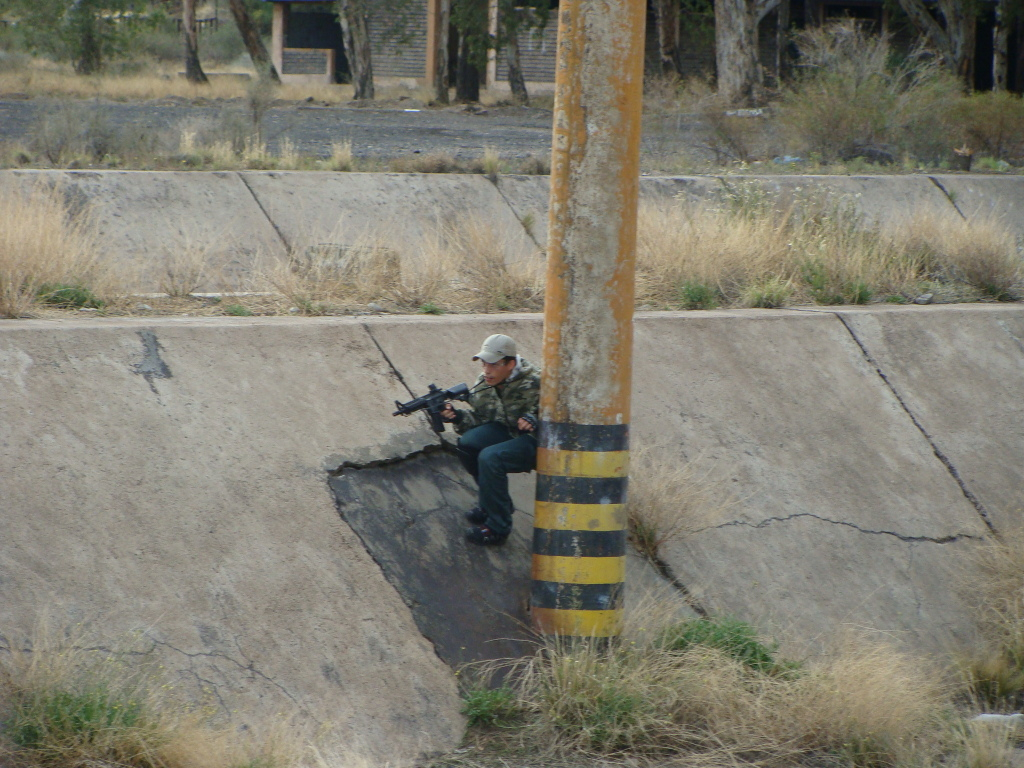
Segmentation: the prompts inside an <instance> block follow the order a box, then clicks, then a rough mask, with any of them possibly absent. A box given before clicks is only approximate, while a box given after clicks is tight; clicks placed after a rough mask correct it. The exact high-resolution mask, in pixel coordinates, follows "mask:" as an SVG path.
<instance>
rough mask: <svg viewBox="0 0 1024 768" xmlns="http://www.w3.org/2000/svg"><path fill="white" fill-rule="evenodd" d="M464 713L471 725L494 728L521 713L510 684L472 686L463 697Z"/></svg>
mask: <svg viewBox="0 0 1024 768" xmlns="http://www.w3.org/2000/svg"><path fill="white" fill-rule="evenodd" d="M461 711H462V714H463V715H465V716H466V719H467V720H468V721H469V725H470V726H474V725H475V726H482V727H485V728H492V727H496V726H502V725H507V724H509V723H511V722H512V721H513V720H515V718H516V717H517V716H518V714H519V705H518V702H517V700H516V693H515V691H514V690H513V689H512V688H510V687H508V686H504V685H503V686H501V687H499V688H485V687H479V688H472V689H470V690H469V691H467V692H466V693H465V695H463V697H462V710H461Z"/></svg>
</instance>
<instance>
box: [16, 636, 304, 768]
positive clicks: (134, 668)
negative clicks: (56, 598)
mask: <svg viewBox="0 0 1024 768" xmlns="http://www.w3.org/2000/svg"><path fill="white" fill-rule="evenodd" d="M8 639H9V640H10V645H9V648H8V649H5V652H4V653H2V654H0V712H2V725H0V759H2V760H3V762H4V764H5V765H10V766H17V768H53V767H54V766H97V765H104V766H120V768H231V767H232V766H242V765H261V766H267V767H268V768H290V767H291V766H298V765H299V764H300V763H301V762H302V760H303V758H304V756H305V751H306V742H305V741H304V740H302V739H301V737H298V736H297V735H296V734H297V732H296V731H295V729H288V728H284V727H282V726H281V725H272V724H268V725H267V726H266V727H265V729H263V732H262V733H260V734H259V736H258V737H256V739H255V740H252V739H245V738H239V736H238V734H237V733H234V732H232V731H228V730H224V729H218V728H215V727H212V726H210V725H209V724H208V721H209V718H210V717H211V715H212V711H208V708H206V707H203V706H198V705H196V704H194V703H189V702H188V701H185V700H184V699H183V698H181V697H180V696H179V693H178V691H177V690H176V688H175V687H174V686H173V685H171V684H170V683H168V682H167V681H166V680H165V679H163V677H162V676H161V668H160V667H158V666H157V664H156V662H155V661H152V660H150V661H147V659H150V652H151V651H152V647H151V644H149V643H148V642H147V641H146V639H145V637H144V635H143V634H142V633H136V634H133V635H132V636H129V637H126V638H123V639H122V640H121V641H115V642H111V639H110V638H106V637H99V636H98V635H96V634H95V633H94V632H93V631H90V630H89V629H87V628H86V627H85V626H84V625H82V624H78V625H75V626H74V627H68V628H64V629H63V630H60V631H58V630H56V629H54V628H51V627H50V626H49V625H48V623H47V622H46V621H41V622H40V623H39V625H38V626H37V628H36V630H35V631H34V632H33V633H32V635H31V636H30V637H26V638H15V637H8Z"/></svg>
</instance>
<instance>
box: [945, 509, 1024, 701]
mask: <svg viewBox="0 0 1024 768" xmlns="http://www.w3.org/2000/svg"><path fill="white" fill-rule="evenodd" d="M960 591H961V593H962V596H963V598H964V600H965V601H966V602H967V604H968V605H970V606H973V607H974V609H975V611H976V612H977V618H978V623H979V628H980V630H981V635H982V644H981V645H980V646H979V647H978V648H975V649H971V652H970V653H963V654H961V656H960V658H958V659H957V662H958V666H959V670H960V673H961V676H962V678H963V682H964V684H965V685H966V687H967V690H968V694H969V696H970V698H971V699H972V700H973V703H974V705H975V706H983V707H987V708H991V709H996V710H997V711H1005V710H1012V709H1017V708H1020V707H1021V706H1024V529H1016V530H1011V531H1008V532H1006V533H1003V534H1001V535H1000V536H999V537H998V538H996V539H992V540H991V541H989V542H988V543H986V544H985V545H983V546H980V547H978V548H977V549H975V550H974V551H973V553H972V554H971V556H970V557H969V558H968V559H967V562H966V563H965V567H964V569H963V572H962V573H961V574H960Z"/></svg>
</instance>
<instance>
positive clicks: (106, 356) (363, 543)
mask: <svg viewBox="0 0 1024 768" xmlns="http://www.w3.org/2000/svg"><path fill="white" fill-rule="evenodd" d="M1022 312H1024V309H1022V308H1021V307H1020V306H1017V305H1014V306H1001V305H1000V306H994V305H985V306H975V307H948V306H943V307H935V308H906V307H903V308H894V309H892V310H885V309H876V308H871V309H864V310H849V311H847V310H842V311H838V312H837V311H831V310H818V311H806V312H804V311H792V310H781V311H767V310H764V311H757V310H745V311H722V312H690V313H644V314H641V315H638V317H637V321H636V333H635V338H636V343H635V358H634V359H635V367H634V372H635V377H634V399H633V402H634V411H633V418H632V424H633V433H634V443H635V444H636V445H642V444H648V445H658V446H660V447H661V450H662V452H663V453H664V455H667V456H674V457H677V458H678V460H679V461H680V462H685V461H688V460H693V459H695V458H698V457H699V458H700V459H701V461H702V462H704V464H705V465H709V466H711V467H712V468H713V469H714V470H715V476H716V477H718V478H720V479H721V481H722V483H723V485H724V488H723V492H726V493H727V494H728V495H730V496H731V497H732V499H733V502H734V503H733V504H732V506H731V507H729V508H728V510H727V512H726V514H725V515H724V516H723V517H722V519H720V520H719V521H717V522H715V523H713V524H708V525H706V526H705V527H704V529H703V530H701V531H700V532H698V533H697V534H695V535H693V536H691V537H689V538H688V539H685V540H683V541H679V542H675V543H671V544H670V545H668V546H667V548H666V550H665V561H666V563H667V565H668V566H669V568H670V569H671V575H674V576H675V577H676V579H677V580H678V582H679V583H680V584H681V585H683V586H684V587H686V588H687V589H689V590H690V591H691V592H692V593H694V594H695V595H696V596H697V598H698V599H699V600H700V602H701V604H702V605H703V607H705V608H707V609H709V610H710V611H712V612H715V613H726V614H732V615H735V616H738V617H740V618H744V619H748V620H751V621H754V622H755V623H757V624H758V625H760V626H762V627H763V628H764V629H766V630H768V631H769V632H772V633H773V634H776V635H777V636H778V637H779V639H780V640H782V641H784V642H785V644H786V647H787V650H789V651H791V652H796V653H804V652H812V651H813V650H815V648H816V647H817V645H818V641H820V640H823V639H824V638H826V637H827V636H828V635H829V634H830V633H833V632H836V631H838V630H840V629H841V628H842V627H843V626H846V625H855V626H858V627H871V628H874V629H877V630H879V631H883V632H887V633H892V634H895V635H896V636H898V637H901V638H904V639H905V640H906V642H907V643H908V644H910V645H912V646H914V647H916V648H919V649H926V650H936V651H944V650H946V649H947V648H948V647H950V646H952V645H953V644H955V643H958V642H963V641H965V640H968V639H969V638H970V637H971V631H972V627H971V623H970V620H969V618H968V613H967V612H966V611H965V610H964V608H963V606H960V605H959V604H958V603H957V602H956V601H955V600H954V599H953V596H952V590H951V586H950V569H951V567H952V565H953V564H955V562H956V560H957V559H958V557H959V556H960V554H961V553H963V552H964V551H966V550H967V549H969V548H970V547H971V546H972V543H973V541H974V539H976V538H982V537H984V536H985V535H987V532H988V529H987V527H986V525H985V523H984V521H983V519H982V518H981V516H980V515H979V514H978V512H977V510H976V509H975V508H974V506H973V505H972V503H971V501H970V500H969V498H968V497H967V495H965V493H964V488H963V487H961V482H958V479H957V477H956V476H954V475H955V473H959V475H960V478H961V481H962V482H963V483H964V484H965V485H966V486H967V487H970V488H973V489H974V492H975V493H976V494H977V497H978V498H979V499H981V500H982V501H983V502H984V503H985V505H986V506H992V507H993V508H996V507H1001V506H1002V502H1001V501H1000V500H1002V499H1006V500H1012V498H1013V496H1014V494H1015V493H1017V492H1018V490H1019V488H1020V487H1021V480H1022V478H1021V475H1020V467H1019V466H1018V465H1019V463H1020V462H1019V461H1018V459H1019V457H1020V455H1021V452H1022V448H1024V438H1022V435H1021V433H1020V429H1019V426H1020V424H1021V423H1024V422H1022V419H1021V413H1020V410H1021V406H1020V403H1021V402H1022V398H1021V394H1022V392H1021V391H1020V386H1019V384H1020V381H1022V380H1024V377H1022V376H1021V373H1022V371H1021V368H1022V366H1024V362H1022V361H1024V319H1022V318H1024V314H1022ZM496 332H506V333H509V334H511V335H512V336H514V337H515V338H516V339H517V340H518V341H519V343H520V348H521V350H522V352H523V354H525V355H526V356H527V357H529V358H531V359H532V360H534V361H535V362H541V343H542V323H541V318H540V317H539V316H537V315H511V314H510V315H487V316H455V317H450V316H449V317H376V318H366V319H364V320H355V319H351V318H264V319H259V318H217V319H205V320H204V319H198V318H180V319H166V320H159V321H153V320H112V319H111V320H103V319H95V320H91V321H77V320H75V321H17V322H10V323H4V324H0V467H2V471H0V499H2V501H3V507H4V509H3V512H4V514H3V515H0V541H2V542H3V545H2V547H0V584H2V586H3V589H4V595H5V600H4V603H3V605H0V634H2V635H3V636H2V637H0V649H2V648H3V646H4V642H5V638H8V639H9V638H12V637H14V636H15V635H16V634H18V633H19V632H28V631H29V630H30V629H31V628H32V626H33V624H34V621H35V618H36V611H37V610H38V608H39V606H41V605H57V606H59V607H60V609H61V610H62V611H64V613H65V614H66V615H67V616H68V617H70V618H73V619H74V620H76V621H77V620H81V619H83V618H85V619H96V620H99V621H102V622H104V623H106V624H107V625H108V626H109V627H110V628H111V631H112V632H117V631H126V630H128V629H131V628H137V627H138V626H140V625H142V626H147V627H148V629H147V637H148V638H149V641H150V642H151V643H152V646H153V649H154V650H153V652H154V653H155V654H159V658H160V659H161V660H162V661H163V663H164V664H165V666H166V667H167V668H168V669H170V670H172V673H173V674H174V675H175V676H176V679H177V680H178V681H180V682H181V683H182V685H183V686H184V687H185V688H186V689H188V690H191V691H192V692H193V693H194V694H195V695H196V696H208V697H210V699H211V700H213V701H215V703H217V704H218V705H219V706H220V707H221V709H222V711H223V715H224V717H225V718H228V719H230V720H231V721H232V722H234V723H236V724H238V725H244V724H249V723H253V724H255V723H256V721H258V719H259V718H260V717H262V716H264V715H268V714H276V713H277V712H280V711H282V708H290V707H295V708H297V709H299V710H300V711H301V712H303V713H304V717H305V718H306V719H307V720H308V721H309V722H313V723H322V724H330V725H333V726H335V727H336V728H337V729H338V730H337V731H336V733H337V734H338V738H339V739H341V740H343V741H345V742H346V743H354V744H361V745H365V747H366V749H367V750H368V751H369V752H370V753H371V756H372V757H374V758H375V759H378V760H380V761H385V760H391V761H393V762H402V761H408V760H411V759H413V758H414V757H415V756H417V755H419V754H422V753H423V752H424V751H429V750H431V749H434V748H446V747H450V746H452V745H454V744H455V743H457V741H458V740H459V738H460V737H461V733H462V725H463V721H462V719H461V717H460V715H459V713H458V710H459V699H458V694H457V690H456V685H455V678H454V675H453V674H452V671H451V669H450V668H449V666H447V665H446V664H445V663H444V662H445V661H447V662H449V663H451V664H453V665H457V664H459V663H462V662H463V661H469V660H475V659H481V658H490V657H492V656H493V655H502V654H503V653H504V652H506V651H508V650H510V649H512V650H514V649H516V648H519V647H521V646H520V645H518V644H517V642H518V641H516V642H506V644H504V645H502V644H501V641H503V640H505V639H506V638H510V637H514V636H513V635H512V634H511V633H510V632H508V631H507V630H508V629H509V628H519V627H520V624H519V623H518V622H520V621H522V620H523V619H524V618H525V614H524V613H523V602H522V601H521V596H522V595H523V594H524V593H525V589H526V585H527V584H528V579H529V564H530V557H529V551H528V544H527V542H528V541H529V539H530V528H531V527H532V516H531V512H532V504H531V501H530V500H531V499H532V495H533V478H532V476H530V475H524V476H517V477H516V478H515V481H514V484H513V490H514V496H515V498H516V503H517V507H518V509H519V511H518V512H517V514H516V517H515V524H516V534H515V536H514V537H513V538H512V539H511V540H510V542H509V544H508V545H507V546H506V547H505V548H503V549H501V550H484V551H479V550H474V549H470V548H469V546H468V545H466V544H464V543H463V542H462V540H461V538H460V535H459V533H460V531H459V529H460V528H461V527H462V526H463V523H462V520H461V518H460V514H461V512H462V511H463V510H464V508H465V507H466V506H468V505H469V504H470V503H471V499H472V488H470V487H469V486H468V484H467V478H466V477H464V476H463V475H462V474H461V471H460V470H459V469H458V467H457V466H456V465H455V464H454V462H452V460H451V456H450V455H448V454H446V453H443V452H441V451H440V450H438V449H436V448H431V449H430V450H428V451H424V449H425V448H426V447H428V446H439V445H440V443H439V440H438V438H437V436H436V435H434V434H433V433H432V432H430V430H429V429H428V428H427V425H426V423H425V421H424V420H423V419H420V418H419V417H411V418H394V417H392V416H391V412H392V410H393V401H394V400H403V401H404V400H407V399H408V398H409V396H410V393H409V389H411V390H412V391H413V392H414V393H416V394H421V393H422V392H423V391H424V390H425V389H426V386H427V385H428V384H430V383H432V382H433V383H437V384H439V385H441V386H451V385H453V384H457V383H460V382H463V381H465V382H467V383H468V382H471V381H473V379H474V378H475V376H476V373H477V371H478V364H476V363H474V362H473V361H472V360H471V357H472V355H473V354H474V353H475V352H476V351H477V350H478V349H479V344H480V341H481V340H482V339H483V338H484V337H486V336H487V335H489V334H491V333H496ZM879 370H881V371H882V373H884V375H885V378H883V376H882V375H880V373H879ZM890 385H891V386H890ZM407 387H408V388H409V389H407ZM915 421H916V422H917V423H915ZM450 438H451V435H450V434H448V433H446V439H450ZM936 446H938V447H939V448H940V449H941V451H940V453H943V454H944V455H946V456H947V457H948V459H949V463H948V464H946V463H944V462H943V461H942V460H941V457H940V456H938V455H937V454H936V450H935V448H936ZM339 468H342V472H341V473H340V474H337V476H335V477H334V478H333V481H331V485H333V493H332V488H331V485H329V482H328V481H329V473H330V472H331V471H336V470H338V469H339ZM953 470H955V473H954V471H953ZM993 519H994V520H996V522H997V524H998V525H1003V524H1007V523H1008V522H1010V521H1012V520H1013V518H1012V517H1007V518H1005V520H1004V519H1003V518H999V517H994V518H993ZM629 569H630V570H629V575H628V579H629V581H628V584H629V586H628V588H627V596H628V597H627V599H629V600H632V599H633V598H632V597H630V596H639V595H640V593H641V592H643V591H645V590H647V589H653V590H659V591H661V593H662V594H668V595H671V599H674V600H679V599H680V598H679V595H678V594H675V593H674V592H672V591H671V588H670V587H669V586H667V584H666V581H665V579H663V578H661V577H660V576H659V575H658V574H657V573H656V572H655V571H654V569H653V568H651V567H649V566H646V565H644V564H642V563H638V561H637V560H636V559H631V560H630V565H629ZM460 596H466V597H468V599H469V600H470V601H471V610H469V611H468V612H463V611H461V606H462V603H460V602H459V600H458V598H459V597H460ZM485 608H486V610H484V609H485ZM493 617H498V618H493ZM460 621H462V622H464V624H460V623H459V622H460ZM467 624H468V625H469V626H466V625H467ZM427 638H429V639H427ZM494 641H498V642H494Z"/></svg>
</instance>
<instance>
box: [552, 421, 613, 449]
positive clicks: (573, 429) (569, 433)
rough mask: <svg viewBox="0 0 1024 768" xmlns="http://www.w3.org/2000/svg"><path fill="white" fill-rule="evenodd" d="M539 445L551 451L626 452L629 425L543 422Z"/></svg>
mask: <svg viewBox="0 0 1024 768" xmlns="http://www.w3.org/2000/svg"><path fill="white" fill-rule="evenodd" d="M537 443H538V445H539V446H540V447H541V448H547V449H548V450H549V451H626V450H629V425H628V424H563V423H559V422H551V421H542V422H541V423H540V430H539V434H538V437H537Z"/></svg>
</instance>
